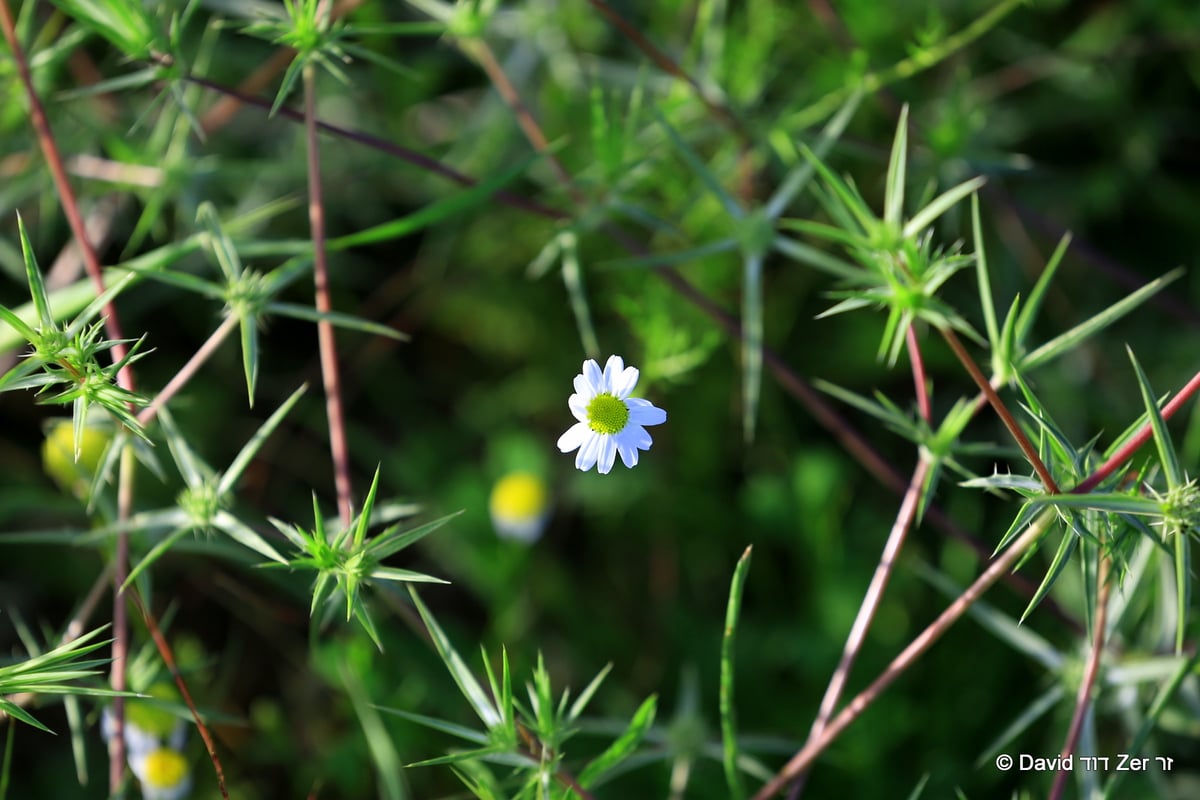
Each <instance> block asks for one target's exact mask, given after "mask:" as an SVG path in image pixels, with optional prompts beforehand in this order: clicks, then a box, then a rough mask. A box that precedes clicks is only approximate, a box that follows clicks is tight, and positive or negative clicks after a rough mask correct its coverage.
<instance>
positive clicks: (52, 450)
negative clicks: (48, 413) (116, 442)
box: [42, 419, 112, 497]
mask: <svg viewBox="0 0 1200 800" xmlns="http://www.w3.org/2000/svg"><path fill="white" fill-rule="evenodd" d="M111 439H112V436H111V434H110V432H109V431H106V430H104V429H102V428H93V427H92V426H91V425H88V426H87V427H85V428H84V429H83V435H82V436H80V442H79V460H78V461H76V460H75V432H74V425H73V423H72V422H71V420H70V419H60V420H57V421H55V422H53V423H52V424H51V425H50V426H49V427H48V429H47V433H46V441H44V442H42V467H43V468H44V469H45V470H46V474H48V475H49V476H50V477H51V478H53V479H54V482H55V483H57V484H58V485H59V486H61V487H62V488H63V489H64V490H66V491H69V492H72V493H73V494H75V495H76V496H77V497H83V496H85V495H86V494H87V491H88V487H89V486H91V483H92V478H93V477H94V476H95V475H96V470H98V469H99V468H100V459H101V458H103V456H104V449H105V448H106V447H108V443H109V441H110V440H111Z"/></svg>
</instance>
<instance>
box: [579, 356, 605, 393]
mask: <svg viewBox="0 0 1200 800" xmlns="http://www.w3.org/2000/svg"><path fill="white" fill-rule="evenodd" d="M583 378H584V380H586V381H587V385H588V388H589V389H590V396H591V397H595V396H596V395H598V394H600V393H601V392H603V391H604V388H603V387H604V374H603V373H602V372H600V365H599V364H597V363H596V360H595V359H593V358H589V359H588V360H587V361H585V362H583ZM576 388H577V389H578V387H576ZM581 394H587V393H584V392H581Z"/></svg>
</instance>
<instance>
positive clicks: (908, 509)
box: [791, 450, 933, 798]
mask: <svg viewBox="0 0 1200 800" xmlns="http://www.w3.org/2000/svg"><path fill="white" fill-rule="evenodd" d="M925 453H926V451H925V450H922V451H921V455H920V457H919V458H918V460H917V466H916V469H914V470H913V474H912V480H910V481H909V483H908V491H906V492H905V493H904V500H903V501H902V502H901V503H900V510H899V511H898V512H897V513H896V520H895V522H893V523H892V530H891V533H889V534H888V538H887V542H886V543H885V544H884V546H883V552H882V553H881V554H880V556H879V563H878V564H877V565H876V567H875V574H874V575H873V576H872V577H871V583H870V584H869V585H868V586H867V591H866V593H865V594H863V599H862V604H861V605H859V607H858V615H857V616H856V617H855V618H854V624H853V625H852V626H851V628H850V634H849V636H847V637H846V644H845V646H844V647H843V648H842V658H841V660H840V661H839V662H838V665H837V669H835V670H834V672H833V677H832V678H831V679H830V681H829V686H827V687H826V689H825V696H824V697H823V698H821V705H820V707H819V708H818V710H817V718H816V719H815V720H813V724H812V728H811V729H810V730H809V732H808V743H811V742H813V741H815V740H816V739H817V738H818V737H820V736H821V734H822V733H823V732H824V731H825V727H826V726H827V725H828V723H829V718H830V717H832V716H833V710H834V709H835V708H837V704H838V701H839V700H841V698H842V691H843V690H844V689H845V688H846V681H847V680H848V679H849V677H850V670H851V668H852V667H853V666H854V660H855V659H856V658H857V657H858V654H859V651H860V650H862V645H863V642H864V641H865V640H866V638H867V630H868V629H869V628H870V627H871V621H872V620H873V619H874V618H875V612H876V611H877V610H878V609H879V603H880V601H882V600H883V593H884V591H885V590H886V589H887V585H888V580H889V579H890V578H891V577H892V572H893V571H894V569H895V566H896V559H897V557H898V556H899V555H900V548H902V547H903V546H904V540H905V539H906V538H907V537H908V532H909V531H910V530H911V529H912V525H913V521H914V520H915V519H916V517H917V509H918V508H919V507H920V500H921V489H922V488H923V487H924V486H925V480H926V478H928V477H929V470H930V468H931V467H932V466H933V464H932V462H931V461H930V460H929V457H927V456H926V455H925ZM805 774H806V773H801V774H800V775H797V776H796V782H795V783H794V784H793V788H792V793H791V797H793V798H795V797H798V796H799V794H800V789H801V787H802V786H803V781H804V775H805Z"/></svg>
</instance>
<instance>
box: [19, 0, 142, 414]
mask: <svg viewBox="0 0 1200 800" xmlns="http://www.w3.org/2000/svg"><path fill="white" fill-rule="evenodd" d="M0 27H3V28H4V38H5V39H7V40H8V46H9V49H11V50H12V56H13V63H14V64H16V66H17V74H18V75H19V76H20V79H21V85H22V86H23V87H24V89H25V97H26V99H27V100H28V101H29V119H30V121H31V122H32V123H33V128H34V131H35V132H36V133H37V139H38V144H39V145H40V146H41V148H42V156H43V157H44V158H45V159H46V166H48V167H49V168H50V175H51V177H52V178H53V180H54V188H55V190H56V191H57V192H58V199H59V202H60V203H61V204H62V209H63V214H64V215H66V218H67V224H68V225H70V226H71V233H72V234H73V235H74V236H75V242H76V244H77V245H78V246H79V252H80V255H82V256H83V263H84V266H85V267H86V268H87V273H88V276H89V277H90V278H91V279H92V284H93V285H94V286H95V288H96V294H97V296H99V295H101V294H103V293H104V274H103V271H102V269H101V267H100V257H99V256H98V255H96V249H95V248H94V247H92V243H91V240H90V239H89V238H88V233H87V225H86V223H85V222H84V219H83V214H82V213H80V211H79V201H78V199H77V198H76V197H75V190H74V189H72V188H71V181H70V179H68V178H67V168H66V166H65V165H64V164H63V159H62V154H61V153H60V152H59V150H58V142H57V140H55V138H54V132H53V131H52V130H51V129H50V118H49V117H47V116H46V108H45V106H43V105H42V100H41V98H40V97H38V93H37V89H36V88H35V87H34V84H33V76H32V75H31V74H30V72H29V62H28V61H27V60H26V58H25V51H24V50H23V49H22V47H21V43H20V41H18V39H17V31H16V27H15V25H14V22H13V18H12V12H11V11H9V8H8V3H7V2H0ZM104 330H105V333H106V335H107V336H108V339H109V340H110V341H112V342H113V346H112V360H113V363H114V364H115V363H117V362H119V361H121V360H122V359H123V358H124V357H125V354H126V352H128V347H127V346H126V345H125V344H124V343H123V342H122V340H123V339H124V338H125V337H124V336H123V335H122V334H121V323H120V318H119V316H118V315H117V309H116V306H114V305H113V302H112V301H111V300H110V301H109V302H108V303H106V304H105V306H104ZM117 382H118V383H119V384H120V386H121V387H122V388H124V389H128V390H129V391H133V389H134V381H133V370H132V369H131V367H130V365H129V364H126V365H125V366H124V367H122V369H121V371H120V374H119V375H117Z"/></svg>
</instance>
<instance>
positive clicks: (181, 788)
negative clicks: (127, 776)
mask: <svg viewBox="0 0 1200 800" xmlns="http://www.w3.org/2000/svg"><path fill="white" fill-rule="evenodd" d="M129 766H130V768H131V769H133V774H134V775H136V776H137V779H138V781H140V782H141V784H142V797H143V798H144V800H182V799H183V798H184V797H187V795H188V792H190V791H191V790H192V771H191V769H189V768H188V762H187V759H186V758H184V757H183V754H182V753H180V752H179V751H178V750H175V749H174V748H171V747H160V748H159V749H157V750H151V751H150V752H148V753H140V754H138V755H131V756H130V758H129Z"/></svg>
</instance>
